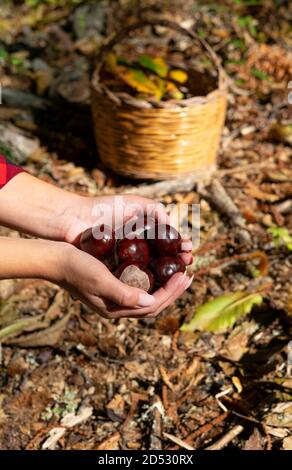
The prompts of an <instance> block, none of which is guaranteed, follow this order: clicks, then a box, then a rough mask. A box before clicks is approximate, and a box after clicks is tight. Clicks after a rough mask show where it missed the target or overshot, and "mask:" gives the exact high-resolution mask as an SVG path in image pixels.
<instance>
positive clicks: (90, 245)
mask: <svg viewBox="0 0 292 470" xmlns="http://www.w3.org/2000/svg"><path fill="white" fill-rule="evenodd" d="M114 246H115V236H114V233H113V231H112V229H111V228H110V227H109V226H108V225H105V224H102V225H100V226H96V227H90V228H88V229H87V230H85V231H84V232H83V233H82V235H81V238H80V248H81V250H82V251H86V253H89V254H90V255H92V256H94V257H95V258H97V259H99V260H103V259H105V258H106V257H107V256H109V255H110V254H111V253H112V251H113V249H114Z"/></svg>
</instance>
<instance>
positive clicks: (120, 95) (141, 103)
mask: <svg viewBox="0 0 292 470" xmlns="http://www.w3.org/2000/svg"><path fill="white" fill-rule="evenodd" d="M91 90H92V91H93V92H95V93H97V94H99V95H101V96H106V97H107V98H109V99H110V100H111V101H112V102H113V104H115V105H117V106H122V105H126V106H130V107H133V108H135V109H165V110H171V109H174V110H175V109H176V110H178V109H180V110H183V109H185V108H189V107H191V106H198V105H204V104H206V103H209V102H210V101H213V100H214V99H216V98H217V97H218V96H222V95H224V96H226V95H227V81H224V82H223V83H222V82H221V84H220V85H219V86H218V87H217V88H215V89H214V90H211V91H210V92H209V93H207V94H206V95H199V96H192V97H191V98H185V99H182V100H175V99H172V100H167V101H155V100H154V99H153V100H151V99H149V100H142V99H139V98H135V97H134V96H131V95H130V94H129V93H126V92H117V93H115V92H113V91H111V90H110V89H109V88H108V87H107V86H105V85H103V84H101V83H100V82H99V81H97V80H96V77H93V79H92V81H91Z"/></svg>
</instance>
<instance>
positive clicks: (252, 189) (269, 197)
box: [245, 182, 279, 202]
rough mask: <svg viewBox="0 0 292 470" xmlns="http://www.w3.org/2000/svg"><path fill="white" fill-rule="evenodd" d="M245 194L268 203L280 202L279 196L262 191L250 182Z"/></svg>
mask: <svg viewBox="0 0 292 470" xmlns="http://www.w3.org/2000/svg"><path fill="white" fill-rule="evenodd" d="M245 193H246V194H248V195H249V196H251V197H254V198H255V199H258V200H259V201H266V202H275V201H278V199H279V196H277V195H276V194H270V193H267V192H265V191H262V190H261V188H259V187H258V186H257V185H255V184H253V183H251V182H249V183H248V185H247V187H246V188H245Z"/></svg>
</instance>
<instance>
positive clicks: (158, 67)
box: [138, 54, 168, 77]
mask: <svg viewBox="0 0 292 470" xmlns="http://www.w3.org/2000/svg"><path fill="white" fill-rule="evenodd" d="M138 62H139V64H140V65H142V67H145V68H146V69H148V70H151V72H154V73H157V75H159V76H160V77H166V75H167V72H168V66H167V64H166V63H165V61H164V59H162V57H151V56H149V55H146V54H142V55H140V56H139V57H138Z"/></svg>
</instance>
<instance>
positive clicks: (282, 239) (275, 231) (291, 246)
mask: <svg viewBox="0 0 292 470" xmlns="http://www.w3.org/2000/svg"><path fill="white" fill-rule="evenodd" d="M267 232H268V233H271V234H272V235H273V244H274V246H275V248H279V247H280V246H281V245H284V246H286V248H287V249H288V250H289V251H292V237H291V235H290V234H289V231H288V229H287V228H286V227H270V228H268V230H267Z"/></svg>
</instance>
